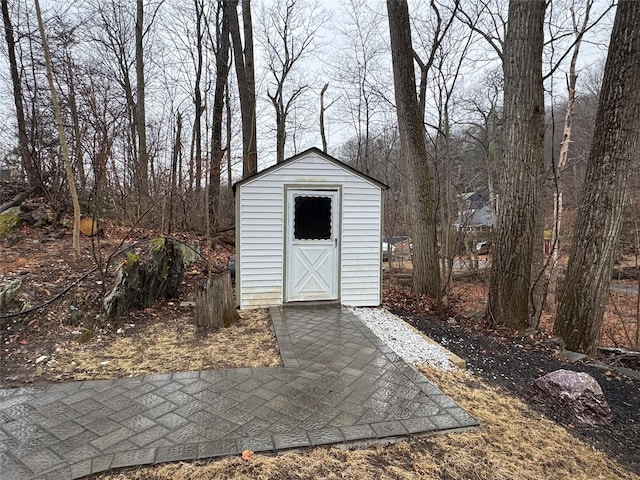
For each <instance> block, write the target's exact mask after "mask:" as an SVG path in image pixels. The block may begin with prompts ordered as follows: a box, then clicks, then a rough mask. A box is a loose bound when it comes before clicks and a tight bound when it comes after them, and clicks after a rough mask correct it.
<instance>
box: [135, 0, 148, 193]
mask: <svg viewBox="0 0 640 480" xmlns="http://www.w3.org/2000/svg"><path fill="white" fill-rule="evenodd" d="M136 5H137V7H136V86H137V88H136V97H137V99H136V100H137V101H136V108H135V125H136V130H137V133H138V165H137V168H136V177H137V178H136V181H137V186H138V195H139V198H140V199H141V200H145V204H146V200H147V199H148V197H149V152H148V151H147V116H146V113H145V106H144V102H145V98H144V55H143V48H142V37H143V30H144V9H143V6H142V0H137V3H136Z"/></svg>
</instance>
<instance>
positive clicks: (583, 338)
mask: <svg viewBox="0 0 640 480" xmlns="http://www.w3.org/2000/svg"><path fill="white" fill-rule="evenodd" d="M639 82H640V2H636V1H631V0H621V1H620V2H619V4H618V8H617V11H616V16H615V20H614V25H613V31H612V34H611V41H610V44H609V53H608V56H607V63H606V65H605V73H604V79H603V83H602V89H601V91H600V99H599V104H598V113H597V116H596V130H595V134H594V139H593V143H592V146H591V152H590V155H589V163H588V165H587V174H586V179H585V185H584V188H583V191H582V195H581V201H580V208H579V210H578V218H577V220H576V228H575V233H574V238H573V242H572V245H571V252H570V255H569V264H568V267H567V275H566V280H565V287H564V289H563V290H562V293H561V296H560V303H559V305H558V313H557V316H556V319H555V322H554V331H555V333H556V334H558V335H560V336H561V337H562V338H563V339H564V341H565V342H566V346H567V348H568V349H570V350H574V351H579V352H583V353H586V354H588V355H593V354H594V353H595V352H596V347H597V342H598V340H599V338H600V332H601V327H602V320H603V316H604V310H605V306H606V304H607V297H608V294H609V284H610V282H611V272H612V269H613V260H614V248H615V245H616V242H617V239H618V234H619V232H620V225H621V218H622V211H623V206H624V202H625V198H626V195H627V184H628V178H629V171H630V166H631V164H632V162H633V160H634V158H635V153H636V146H637V143H638V137H639V135H640V89H638V84H639Z"/></svg>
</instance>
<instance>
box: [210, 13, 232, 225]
mask: <svg viewBox="0 0 640 480" xmlns="http://www.w3.org/2000/svg"><path fill="white" fill-rule="evenodd" d="M220 15H221V18H220V22H216V35H215V43H216V47H217V51H216V80H215V87H214V89H215V91H214V97H213V114H212V121H211V168H210V170H209V188H210V189H211V195H210V199H211V202H210V205H209V209H210V212H212V213H213V219H214V220H213V225H214V227H216V226H218V223H219V222H218V220H219V218H218V217H219V211H218V209H219V205H220V171H221V167H222V157H223V156H224V150H225V149H224V148H223V146H222V114H223V110H224V105H225V90H226V89H227V86H228V76H229V49H230V48H231V43H230V38H229V16H228V11H227V10H225V9H224V5H223V2H221V1H219V2H218V16H219V17H220ZM212 40H213V39H212Z"/></svg>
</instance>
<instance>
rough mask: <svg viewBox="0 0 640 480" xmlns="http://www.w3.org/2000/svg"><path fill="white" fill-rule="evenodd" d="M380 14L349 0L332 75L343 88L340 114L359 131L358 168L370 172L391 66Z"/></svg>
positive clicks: (362, 0)
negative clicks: (388, 61) (341, 46)
mask: <svg viewBox="0 0 640 480" xmlns="http://www.w3.org/2000/svg"><path fill="white" fill-rule="evenodd" d="M379 17H380V14H379V13H378V12H376V11H374V10H372V8H371V6H370V5H369V4H368V2H367V1H366V0H349V1H348V2H346V3H345V4H344V5H343V8H342V14H341V15H340V18H339V23H338V32H339V34H340V37H341V38H342V42H343V43H344V44H345V47H344V48H343V49H342V50H341V51H339V52H338V54H337V55H336V57H335V59H334V60H333V62H332V63H333V65H332V70H333V76H334V77H336V78H337V80H338V81H339V88H340V89H341V90H342V92H341V95H340V101H341V104H342V108H340V107H339V108H338V113H337V115H339V116H340V121H341V122H342V123H348V125H349V127H350V128H353V129H355V131H356V137H355V139H356V141H357V144H358V149H357V151H356V154H357V157H356V162H355V164H354V165H353V166H354V167H355V168H356V169H358V170H360V171H362V172H364V173H371V172H370V171H369V168H370V163H371V162H370V159H371V148H372V143H373V141H374V139H375V137H374V134H373V132H374V131H375V130H376V129H377V127H378V126H380V125H384V122H386V114H387V113H388V112H387V111H384V112H383V106H387V105H388V100H387V98H385V96H386V94H387V91H386V90H387V88H388V83H387V82H385V81H384V78H385V75H386V74H387V73H386V71H387V69H388V67H387V66H386V65H385V64H384V62H385V60H384V58H385V56H386V55H387V53H388V48H389V47H388V45H387V44H386V42H385V40H384V36H383V33H382V31H381V28H382V27H383V26H382V25H381V22H380V20H379Z"/></svg>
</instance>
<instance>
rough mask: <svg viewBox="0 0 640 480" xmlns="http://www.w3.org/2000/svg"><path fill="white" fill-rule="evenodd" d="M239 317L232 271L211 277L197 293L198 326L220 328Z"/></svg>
mask: <svg viewBox="0 0 640 480" xmlns="http://www.w3.org/2000/svg"><path fill="white" fill-rule="evenodd" d="M239 318H240V316H239V315H238V312H237V311H236V307H235V302H234V301H233V287H232V286H231V273H230V272H229V271H226V272H223V273H222V274H220V275H216V276H215V277H210V278H209V279H208V280H207V282H206V283H205V285H204V287H203V288H202V289H201V290H200V291H199V292H197V293H196V306H195V313H194V323H195V324H196V326H198V327H205V328H211V329H218V328H222V327H228V326H229V325H231V324H232V323H234V322H236V321H237V320H238V319H239Z"/></svg>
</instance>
